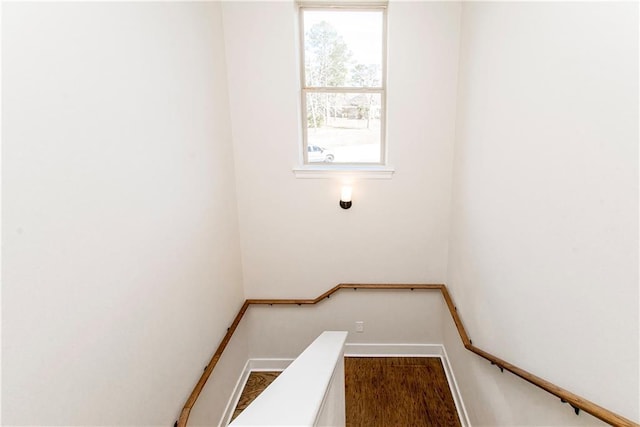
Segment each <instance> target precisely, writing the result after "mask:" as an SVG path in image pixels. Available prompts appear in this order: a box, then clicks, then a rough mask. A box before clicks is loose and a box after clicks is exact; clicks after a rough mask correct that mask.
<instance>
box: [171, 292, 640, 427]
mask: <svg viewBox="0 0 640 427" xmlns="http://www.w3.org/2000/svg"><path fill="white" fill-rule="evenodd" d="M340 289H354V290H357V289H377V290H383V289H386V290H399V289H409V290H414V289H419V290H438V291H440V293H441V294H442V298H443V299H444V302H445V303H446V304H447V307H448V308H449V313H450V314H451V317H452V319H453V322H454V324H455V325H456V329H457V330H458V334H459V335H460V339H461V340H462V344H463V345H464V347H465V348H466V349H467V350H469V351H471V352H473V353H475V354H477V355H478V356H480V357H482V358H484V359H486V360H488V361H490V362H491V363H492V364H494V365H497V366H498V367H499V368H500V369H501V370H502V369H506V370H507V371H509V372H511V373H512V374H514V375H517V376H518V377H520V378H522V379H523V380H525V381H527V382H529V383H531V384H533V385H535V386H537V387H540V388H541V389H543V390H544V391H546V392H548V393H551V394H553V395H554V396H556V397H558V398H560V400H561V401H562V402H566V403H569V404H570V405H571V406H572V407H573V408H574V409H575V410H576V413H578V410H583V411H585V412H587V413H589V414H591V415H593V416H594V417H596V418H598V419H600V420H602V421H604V422H605V423H607V424H610V425H612V426H616V427H640V424H638V423H635V422H633V421H631V420H629V419H627V418H625V417H623V416H621V415H618V414H616V413H614V412H611V411H609V410H608V409H605V408H603V407H602V406H599V405H596V404H595V403H593V402H591V401H589V400H587V399H585V398H583V397H580V396H578V395H576V394H574V393H571V392H570V391H568V390H565V389H563V388H561V387H558V386H557V385H555V384H553V383H550V382H549V381H547V380H544V379H542V378H540V377H538V376H536V375H533V374H532V373H530V372H527V371H525V370H524V369H521V368H519V367H517V366H515V365H512V364H511V363H509V362H507V361H505V360H502V359H500V358H498V357H496V356H494V355H492V354H490V353H487V352H486V351H484V350H482V349H480V348H478V347H476V346H474V345H473V344H472V342H471V340H470V339H469V336H468V335H467V331H466V330H465V328H464V325H463V324H462V320H461V319H460V316H458V310H457V308H456V306H455V305H454V304H453V300H452V299H451V296H450V295H449V291H448V290H447V287H446V286H445V285H442V284H435V285H432V284H364V283H340V284H339V285H336V286H334V287H333V288H331V289H329V290H328V291H327V292H325V293H323V294H322V295H320V296H319V297H317V298H315V299H248V300H246V301H245V302H244V304H242V307H241V308H240V311H238V314H237V315H236V317H235V319H234V320H233V323H232V324H231V326H230V327H229V329H228V330H227V333H226V334H225V336H224V338H223V339H222V342H221V343H220V345H219V346H218V349H217V350H216V352H215V353H214V354H213V357H212V358H211V361H210V362H209V364H208V365H207V367H206V369H205V370H204V373H203V374H202V376H201V377H200V380H199V381H198V383H197V384H196V386H195V387H194V389H193V391H192V392H191V395H190V396H189V399H187V402H186V403H185V405H184V407H183V408H182V412H181V413H180V418H179V419H178V421H177V425H178V427H186V426H187V420H188V419H189V413H190V412H191V408H193V405H194V404H195V403H196V400H197V399H198V396H199V395H200V392H201V391H202V388H203V387H204V385H205V383H206V382H207V379H209V376H210V375H211V373H212V372H213V368H215V366H216V364H217V363H218V361H219V360H220V357H221V356H222V353H223V352H224V350H225V348H226V347H227V344H229V341H230V340H231V337H232V336H233V333H234V332H235V330H236V328H237V327H238V324H240V321H241V320H242V317H243V316H244V313H245V312H246V311H247V309H248V308H249V306H251V305H279V304H289V305H296V304H297V305H303V304H304V305H314V304H317V303H319V302H320V301H323V300H324V299H326V298H329V297H331V295H333V294H334V293H336V292H338V291H339V290H340Z"/></svg>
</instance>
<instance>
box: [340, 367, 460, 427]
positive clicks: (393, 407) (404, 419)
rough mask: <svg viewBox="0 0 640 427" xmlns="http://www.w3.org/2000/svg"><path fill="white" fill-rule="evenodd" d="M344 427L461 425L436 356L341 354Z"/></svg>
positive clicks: (442, 369)
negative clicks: (378, 356) (379, 356)
mask: <svg viewBox="0 0 640 427" xmlns="http://www.w3.org/2000/svg"><path fill="white" fill-rule="evenodd" d="M345 387H346V406H347V427H405V426H406V427H422V426H425V427H427V426H428V427H434V426H443V427H445V426H447V427H448V426H460V425H461V424H460V420H459V418H458V413H457V412H456V408H455V404H454V403H453V397H452V396H451V391H450V389H449V384H448V383H447V377H446V375H445V373H444V368H443V367H442V363H441V361H440V359H439V358H435V357H385V358H373V357H346V358H345Z"/></svg>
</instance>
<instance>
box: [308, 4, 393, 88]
mask: <svg viewBox="0 0 640 427" xmlns="http://www.w3.org/2000/svg"><path fill="white" fill-rule="evenodd" d="M303 13H304V55H305V80H306V81H305V84H306V86H307V87H380V86H381V82H382V23H383V12H382V11H366V12H348V11H326V10H305V11H304V12H303Z"/></svg>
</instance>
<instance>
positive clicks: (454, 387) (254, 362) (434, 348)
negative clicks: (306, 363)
mask: <svg viewBox="0 0 640 427" xmlns="http://www.w3.org/2000/svg"><path fill="white" fill-rule="evenodd" d="M344 355H345V357H439V358H440V359H441V360H442V366H443V367H444V373H445V375H446V376H447V382H448V383H449V389H450V390H451V395H452V396H453V401H454V403H455V405H456V410H457V411H458V417H459V418H460V423H461V424H462V426H463V427H471V423H470V422H469V416H468V415H467V409H466V408H465V406H464V402H463V400H462V395H461V394H460V390H459V389H458V383H457V382H456V378H455V376H454V375H453V370H452V369H451V364H450V363H449V358H448V357H447V352H446V350H445V348H444V346H443V345H442V344H362V343H346V344H345V348H344ZM291 362H293V359H249V360H247V363H245V365H244V369H243V370H242V374H241V375H240V378H238V382H236V386H235V388H234V389H233V393H232V394H231V397H230V398H229V402H228V403H227V407H226V408H225V410H224V413H223V414H222V418H221V419H220V424H218V426H219V427H222V426H227V425H229V423H230V422H231V417H232V416H233V411H234V410H235V408H236V406H237V405H238V401H239V400H240V395H241V394H242V390H243V389H244V386H245V384H246V383H247V380H248V379H249V375H250V374H251V372H252V371H253V372H260V371H284V370H285V369H286V368H287V366H289V364H290V363H291Z"/></svg>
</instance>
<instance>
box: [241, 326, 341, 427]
mask: <svg viewBox="0 0 640 427" xmlns="http://www.w3.org/2000/svg"><path fill="white" fill-rule="evenodd" d="M346 339H347V332H344V331H325V332H323V333H322V334H321V335H320V336H319V337H318V338H316V340H315V341H314V342H313V343H311V345H309V347H307V349H306V350H304V351H303V352H302V354H300V356H298V358H297V359H296V360H294V361H293V362H292V363H291V365H289V367H288V368H287V369H285V370H284V371H283V372H282V373H281V374H280V375H279V376H278V378H276V379H275V380H274V381H273V382H272V383H271V384H270V385H269V386H268V387H267V388H266V389H265V390H264V391H263V392H262V393H261V394H260V395H259V396H258V397H256V399H255V400H254V401H253V402H251V404H250V405H249V406H247V408H246V409H245V410H244V411H242V413H240V415H238V417H237V418H236V419H235V420H234V421H233V422H232V423H231V424H230V425H229V426H230V427H255V426H270V427H273V426H296V427H301V426H306V427H311V426H315V425H318V424H320V425H333V426H340V425H342V426H344V356H343V355H344V343H345V340H346ZM340 368H341V369H340ZM336 373H337V374H338V378H336V380H337V383H336V384H337V385H338V386H339V387H338V388H339V389H340V390H337V391H339V393H336V394H335V396H333V398H334V399H335V398H338V399H339V400H340V402H337V403H338V406H335V403H336V402H333V405H332V402H326V398H327V393H328V390H329V389H330V386H331V385H332V383H333V381H332V380H333V379H334V374H336ZM334 392H335V391H334ZM327 403H328V407H327V408H326V410H327V413H329V412H335V409H336V408H338V407H341V411H338V412H335V413H333V414H329V415H331V416H334V415H337V418H336V419H334V420H333V422H330V423H327V422H326V420H324V422H322V421H321V422H318V418H321V419H322V416H323V414H322V412H323V409H325V404H327ZM337 419H339V421H337Z"/></svg>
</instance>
